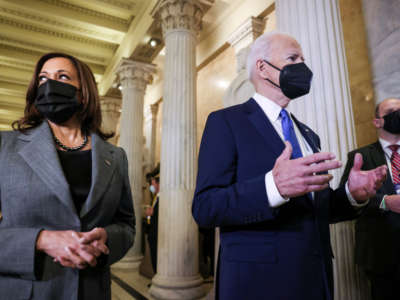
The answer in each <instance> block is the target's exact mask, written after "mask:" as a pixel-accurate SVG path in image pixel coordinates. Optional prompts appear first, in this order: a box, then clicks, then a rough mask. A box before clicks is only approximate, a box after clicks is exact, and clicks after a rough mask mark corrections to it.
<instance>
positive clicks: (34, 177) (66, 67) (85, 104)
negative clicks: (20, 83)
mask: <svg viewBox="0 0 400 300" xmlns="http://www.w3.org/2000/svg"><path fill="white" fill-rule="evenodd" d="M13 126H14V128H16V129H17V130H15V131H10V132H1V133H0V192H1V194H0V195H1V196H0V209H1V212H2V215H3V218H2V219H1V220H0V245H1V250H0V291H1V293H0V299H1V300H10V299H34V300H39V299H40V300H54V299H57V300H71V299H79V300H85V299H104V300H110V299H111V291H110V288H111V279H110V265H111V264H113V263H114V262H116V261H118V260H119V259H120V258H122V257H123V256H124V255H125V253H126V252H127V251H128V249H129V248H130V247H131V246H132V244H133V240H134V235H135V227H134V224H135V219H134V211H133V202H132V195H131V190H130V186H129V179H128V163H127V158H126V155H125V152H124V151H123V150H122V149H121V148H118V147H115V146H113V145H111V144H109V143H107V142H106V141H105V139H106V138H107V137H110V135H107V134H104V133H103V132H102V131H101V130H100V126H101V110H100V101H99V95H98V92H97V87H96V83H95V80H94V76H93V74H92V72H91V71H90V69H89V67H88V66H87V65H86V64H84V63H83V62H81V61H79V60H78V59H76V58H74V57H72V56H70V55H66V54H61V53H50V54H46V55H44V56H42V57H41V58H40V59H39V61H38V63H37V64H36V67H35V71H34V74H33V78H32V80H31V82H30V85H29V88H28V91H27V96H26V107H25V114H24V117H23V118H22V119H20V120H19V121H16V122H14V124H13Z"/></svg>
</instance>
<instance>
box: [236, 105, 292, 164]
mask: <svg viewBox="0 0 400 300" xmlns="http://www.w3.org/2000/svg"><path fill="white" fill-rule="evenodd" d="M243 105H244V109H245V111H246V112H247V113H248V118H249V120H250V122H251V123H252V124H253V126H254V127H255V128H256V129H257V131H258V133H259V134H260V135H261V136H262V137H263V138H264V140H265V141H266V142H267V144H268V146H269V147H270V149H272V151H273V152H274V153H275V154H276V156H279V155H280V154H281V153H282V151H283V149H284V148H285V145H284V143H283V142H282V139H281V137H280V136H279V135H278V133H277V132H276V130H275V128H274V126H273V125H272V124H271V122H270V120H269V119H268V117H267V116H266V115H265V113H264V112H263V110H262V109H261V107H260V106H259V105H258V104H257V102H256V101H255V100H254V99H250V100H249V101H247V102H246V103H244V104H243Z"/></svg>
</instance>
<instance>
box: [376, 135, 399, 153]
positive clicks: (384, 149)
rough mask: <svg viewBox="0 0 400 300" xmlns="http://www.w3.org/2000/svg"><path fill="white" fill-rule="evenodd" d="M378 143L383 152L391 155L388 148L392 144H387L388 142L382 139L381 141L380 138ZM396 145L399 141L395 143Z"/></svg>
mask: <svg viewBox="0 0 400 300" xmlns="http://www.w3.org/2000/svg"><path fill="white" fill-rule="evenodd" d="M379 143H381V146H382V149H383V151H385V152H388V151H390V152H389V153H390V154H391V153H392V150H390V149H389V146H390V145H393V144H392V143H389V142H388V141H386V140H384V139H382V138H379ZM396 145H400V141H398V142H397V143H396Z"/></svg>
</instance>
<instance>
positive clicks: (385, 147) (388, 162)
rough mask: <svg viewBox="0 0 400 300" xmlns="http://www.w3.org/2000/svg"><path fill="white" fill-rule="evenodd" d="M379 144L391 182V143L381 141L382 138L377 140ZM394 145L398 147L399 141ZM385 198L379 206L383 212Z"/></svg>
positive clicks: (399, 149)
mask: <svg viewBox="0 0 400 300" xmlns="http://www.w3.org/2000/svg"><path fill="white" fill-rule="evenodd" d="M379 143H380V144H381V146H382V149H383V152H384V153H385V159H386V165H387V166H388V169H389V172H390V177H391V178H392V180H393V174H392V162H391V160H390V158H391V157H392V150H390V148H389V146H391V145H393V144H392V143H389V142H388V141H386V140H384V139H382V138H380V139H379ZM396 145H399V146H400V141H398V142H397V143H396ZM399 151H400V147H399V148H398V149H397V153H400V152H399ZM386 196H387V195H384V196H383V198H382V202H381V205H380V206H379V207H380V208H382V209H384V210H386V206H385V201H384V200H385V197H386Z"/></svg>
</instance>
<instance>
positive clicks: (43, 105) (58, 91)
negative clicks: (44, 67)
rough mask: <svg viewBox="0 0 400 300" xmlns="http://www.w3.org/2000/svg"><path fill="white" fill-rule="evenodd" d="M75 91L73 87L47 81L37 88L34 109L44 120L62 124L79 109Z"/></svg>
mask: <svg viewBox="0 0 400 300" xmlns="http://www.w3.org/2000/svg"><path fill="white" fill-rule="evenodd" d="M76 91H77V88H76V87H74V86H73V85H70V84H67V83H64V82H60V81H57V80H52V79H47V81H46V82H45V83H43V84H42V85H40V86H39V88H38V95H37V97H36V99H35V102H34V104H35V107H36V109H37V110H38V111H39V112H40V113H41V114H42V115H43V117H45V118H46V119H48V120H50V121H52V122H54V123H56V124H61V123H64V122H66V121H68V120H69V119H71V118H72V116H73V115H74V114H75V113H76V112H77V111H79V110H80V108H81V103H79V101H78V99H77V98H76Z"/></svg>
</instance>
